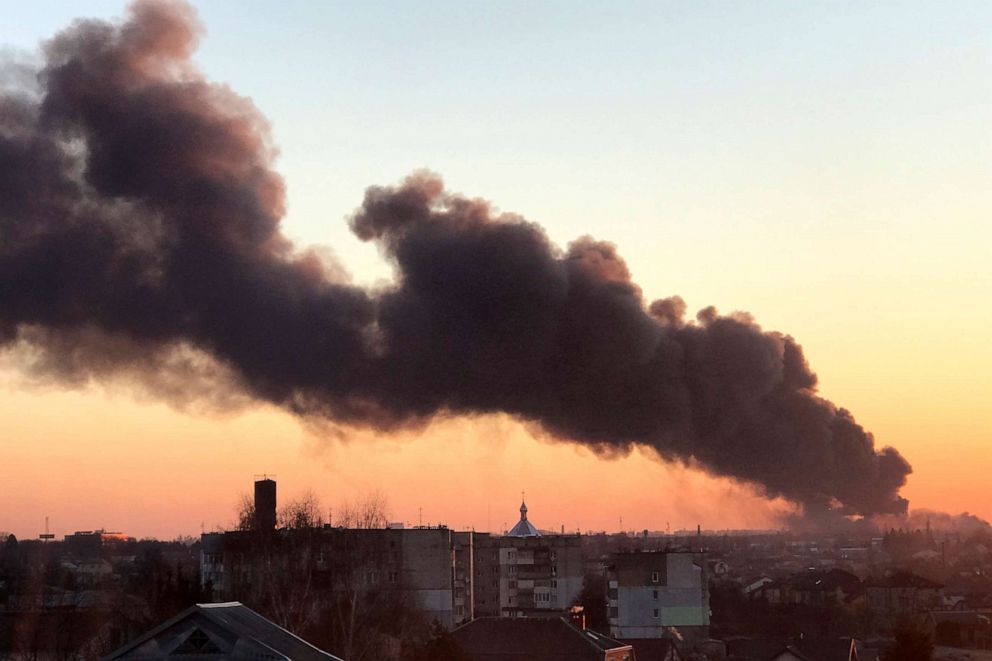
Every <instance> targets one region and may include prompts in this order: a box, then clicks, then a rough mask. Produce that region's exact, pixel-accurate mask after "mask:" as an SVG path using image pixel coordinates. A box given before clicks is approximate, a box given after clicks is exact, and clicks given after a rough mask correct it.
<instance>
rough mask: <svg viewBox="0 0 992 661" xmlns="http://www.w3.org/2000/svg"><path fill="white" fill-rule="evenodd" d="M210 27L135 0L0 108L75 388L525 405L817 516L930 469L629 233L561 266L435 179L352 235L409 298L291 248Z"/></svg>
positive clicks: (27, 321)
mask: <svg viewBox="0 0 992 661" xmlns="http://www.w3.org/2000/svg"><path fill="white" fill-rule="evenodd" d="M198 31H199V28H198V25H197V23H196V20H195V17H194V16H193V15H192V13H191V10H190V9H189V8H188V7H186V6H185V5H182V4H175V3H168V2H164V3H163V2H149V1H139V2H137V3H135V4H134V5H133V6H132V7H131V9H130V15H129V17H128V19H127V20H126V21H125V22H124V23H122V24H119V25H112V24H108V23H104V22H96V21H83V22H77V23H76V24H74V25H73V26H72V27H70V28H69V29H68V30H66V31H65V32H63V33H61V34H59V35H58V36H56V37H55V38H54V39H53V40H51V41H50V42H48V43H47V44H46V45H45V47H44V64H43V65H42V66H41V67H40V69H39V71H37V81H38V85H37V87H36V88H35V89H23V90H19V89H18V88H16V87H15V89H13V90H10V89H8V90H7V91H5V92H3V94H2V96H0V341H2V342H3V343H4V344H5V345H7V346H14V345H15V344H16V345H19V346H21V347H24V346H27V347H29V348H30V350H31V351H33V352H34V353H35V354H36V355H38V356H40V357H41V358H40V360H39V361H38V362H37V364H40V365H43V366H47V367H46V368H45V369H48V370H49V372H50V373H52V374H55V375H56V376H57V378H59V379H64V380H69V381H72V379H73V375H79V374H83V375H84V377H92V376H94V375H95V376H96V377H97V378H102V377H103V376H106V375H109V374H118V373H127V374H132V375H135V374H136V375H138V376H139V377H142V375H144V378H147V379H154V378H157V377H155V376H154V375H155V374H156V373H158V372H161V371H162V370H168V369H170V366H175V365H177V364H178V365H180V368H182V366H185V365H186V362H185V361H183V360H178V361H176V360H170V359H169V357H170V356H172V355H175V354H177V353H180V354H181V353H182V352H183V351H186V352H188V351H190V350H191V349H192V350H195V351H196V352H200V353H202V354H205V355H207V356H210V357H211V360H213V361H215V363H216V364H217V365H218V366H221V367H223V368H224V369H225V370H227V371H228V372H229V373H230V374H231V375H232V376H231V378H230V379H229V380H228V381H227V383H228V385H229V387H231V388H235V389H237V390H239V391H240V392H243V393H245V394H247V395H249V396H251V397H253V398H256V399H259V400H265V401H268V402H272V403H275V404H277V405H279V406H282V407H285V408H286V409H288V410H291V411H293V412H295V413H297V414H300V415H304V416H314V417H318V418H326V419H331V420H334V421H338V422H342V423H345V424H352V425H365V426H372V427H376V428H380V429H394V428H397V427H400V426H403V425H409V424H421V423H423V422H424V421H426V420H429V419H430V418H431V417H433V416H435V415H437V414H439V413H441V414H476V413H489V412H505V413H508V414H510V415H513V416H515V417H517V418H518V419H521V420H525V421H528V422H531V423H535V424H538V425H539V426H541V427H542V428H543V429H544V430H546V431H547V432H549V433H550V434H553V435H554V436H556V437H558V438H561V439H563V440H568V441H572V442H577V443H582V444H585V445H587V446H589V447H591V448H593V449H594V450H596V451H599V452H602V453H604V454H615V453H618V452H619V453H624V452H627V451H629V450H630V449H631V448H633V447H634V446H643V447H646V448H650V449H652V450H654V451H655V452H656V453H657V454H658V455H659V456H660V457H662V458H664V459H666V460H673V461H681V462H690V463H693V464H694V465H698V466H700V467H702V468H703V469H705V470H707V471H710V472H712V473H714V474H718V475H724V476H729V477H732V478H735V479H738V480H742V481H746V482H749V483H751V484H753V485H756V486H757V487H759V488H760V489H761V490H762V491H763V492H764V493H765V494H766V495H769V496H782V497H785V498H787V499H790V500H792V501H794V502H796V503H799V504H801V505H803V506H804V508H805V509H806V511H807V512H810V513H813V512H825V511H833V512H841V513H848V514H862V515H871V514H878V513H901V512H904V511H905V509H906V501H905V500H904V499H903V498H901V497H900V496H899V489H900V487H901V486H902V485H903V484H904V482H905V479H906V475H907V474H908V473H909V472H910V467H909V465H908V464H907V462H906V461H905V460H904V459H903V458H902V457H901V456H900V454H899V453H898V452H897V451H896V450H894V449H892V448H883V449H881V450H876V449H875V444H874V440H873V438H872V436H871V434H869V433H867V432H866V431H865V430H864V429H863V428H862V427H861V426H860V425H858V424H857V422H855V420H854V418H853V417H852V416H851V414H850V413H849V412H848V411H846V410H844V409H842V408H838V407H836V406H834V405H833V404H831V403H830V402H828V401H826V400H825V399H822V398H821V397H818V396H817V394H816V376H815V375H814V374H813V372H811V371H810V369H809V366H808V365H807V364H806V361H805V359H804V358H803V354H802V350H801V348H800V347H799V345H798V344H796V342H795V341H794V340H793V339H792V338H791V337H789V336H787V335H782V334H779V333H773V332H763V331H762V330H761V328H760V327H759V326H758V325H757V324H756V323H755V322H754V321H753V320H752V319H751V318H750V317H749V316H747V315H744V314H735V315H731V316H720V315H718V314H717V313H716V311H715V310H713V309H706V310H704V311H702V312H700V313H699V315H697V318H696V320H694V321H689V320H686V318H685V304H684V303H683V302H682V300H681V299H679V298H678V297H672V298H669V299H665V300H660V301H654V302H650V303H649V302H647V301H645V300H644V298H643V296H642V293H641V291H640V289H639V288H638V286H637V285H636V284H635V283H634V282H632V281H631V277H630V273H629V271H628V269H627V267H626V265H625V264H624V262H623V260H622V259H621V258H620V256H619V255H618V254H617V252H616V250H615V248H614V247H613V246H612V245H611V244H609V243H604V242H601V241H596V240H594V239H591V238H588V237H584V238H580V239H578V240H576V241H574V242H573V243H571V244H570V245H569V246H568V247H567V249H565V250H561V249H560V248H558V247H556V246H555V245H554V244H552V243H551V242H550V241H549V240H548V237H547V235H546V234H545V233H544V231H543V230H542V229H541V228H540V227H539V226H538V225H535V224H534V223H531V222H527V221H525V220H524V219H522V218H520V217H516V216H508V215H495V214H494V213H493V212H492V211H491V210H490V208H489V207H488V206H487V204H486V203H485V202H483V201H479V200H470V199H466V198H463V197H460V196H457V195H453V194H450V193H447V192H445V190H444V187H443V185H442V183H441V181H440V179H439V178H438V177H436V176H435V175H432V174H429V173H417V174H414V175H412V176H411V177H410V178H409V179H407V180H406V181H405V182H403V183H402V184H401V185H399V186H396V187H373V188H370V189H369V190H368V192H367V193H366V196H365V200H364V202H363V203H362V205H361V207H360V208H359V209H358V210H357V211H356V213H355V215H354V217H353V218H352V220H351V226H352V229H353V230H354V232H355V233H356V235H357V236H358V237H360V238H361V239H363V240H365V241H371V242H374V243H375V244H376V245H378V246H379V247H380V249H381V251H382V253H383V255H384V256H385V257H386V258H387V259H388V260H389V261H390V262H391V263H392V264H393V265H394V266H395V272H396V279H395V283H394V285H393V286H392V287H391V288H389V289H387V290H385V291H376V292H372V291H368V290H365V289H362V288H359V287H355V286H353V285H351V284H349V283H348V282H347V281H346V280H345V279H343V278H341V277H340V276H339V275H338V274H337V273H336V272H335V271H332V270H329V269H328V268H327V267H326V266H325V265H324V263H323V262H322V261H321V259H319V258H318V256H317V255H316V254H315V253H310V252H300V251H299V250H297V249H296V248H294V246H292V245H291V244H290V242H289V241H287V240H286V238H285V237H284V236H283V235H282V234H281V233H280V230H279V222H280V219H281V218H282V216H283V212H284V189H283V183H282V180H281V179H280V177H279V176H278V175H277V174H276V173H275V172H274V170H273V158H274V155H275V150H274V148H273V146H272V143H271V139H270V136H269V131H268V128H267V125H266V123H265V121H264V120H263V119H262V118H261V116H260V115H259V113H258V112H257V111H256V110H255V108H254V107H253V106H252V105H251V103H250V102H248V101H247V100H245V99H243V98H240V97H238V96H236V95H235V94H234V93H233V92H231V91H230V90H229V89H227V88H226V87H223V86H219V85H215V84H211V83H209V82H207V81H206V80H205V79H204V78H203V77H202V75H201V74H200V73H199V72H198V71H197V70H196V68H195V67H194V66H193V65H192V64H191V62H190V60H189V57H190V54H191V53H192V51H193V50H194V49H195V47H196V43H197V37H198ZM190 381H191V383H192V382H194V381H195V379H191V380H190ZM171 387H172V389H176V388H177V383H176V382H175V380H173V381H172V382H171ZM180 389H181V387H180ZM168 392H169V391H168V389H167V390H166V396H171V395H169V394H168ZM187 396H189V395H188V393H187Z"/></svg>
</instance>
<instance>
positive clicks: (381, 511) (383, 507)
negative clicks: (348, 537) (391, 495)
mask: <svg viewBox="0 0 992 661" xmlns="http://www.w3.org/2000/svg"><path fill="white" fill-rule="evenodd" d="M338 512H339V514H338V516H337V517H336V520H335V521H334V524H335V525H337V526H338V527H340V528H363V529H376V528H385V527H386V526H387V525H389V511H388V508H387V502H386V496H385V495H384V494H383V493H382V492H381V491H379V490H378V489H377V490H375V491H370V492H368V493H367V494H365V496H363V497H362V498H361V499H360V500H358V501H357V502H355V503H353V504H352V503H349V502H348V501H345V502H344V504H343V505H342V506H341V507H340V508H339V510H338Z"/></svg>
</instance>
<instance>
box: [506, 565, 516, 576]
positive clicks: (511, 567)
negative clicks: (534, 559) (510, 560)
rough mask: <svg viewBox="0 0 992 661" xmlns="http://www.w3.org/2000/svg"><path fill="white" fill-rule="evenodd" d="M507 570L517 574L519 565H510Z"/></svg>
mask: <svg viewBox="0 0 992 661" xmlns="http://www.w3.org/2000/svg"><path fill="white" fill-rule="evenodd" d="M506 571H507V572H508V573H510V574H516V573H517V566H516V565H510V566H509V567H507V568H506Z"/></svg>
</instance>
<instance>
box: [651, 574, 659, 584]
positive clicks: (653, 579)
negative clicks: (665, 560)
mask: <svg viewBox="0 0 992 661" xmlns="http://www.w3.org/2000/svg"><path fill="white" fill-rule="evenodd" d="M659 576H660V574H659V573H658V572H656V571H653V572H651V582H652V583H657V582H658V579H659Z"/></svg>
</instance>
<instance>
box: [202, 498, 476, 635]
mask: <svg viewBox="0 0 992 661" xmlns="http://www.w3.org/2000/svg"><path fill="white" fill-rule="evenodd" d="M265 482H268V483H271V482H272V481H271V480H265ZM264 486H266V487H267V488H265V489H261V490H259V489H256V496H258V495H259V493H261V496H262V497H261V498H257V499H256V502H255V509H256V512H255V514H256V521H261V522H263V524H265V525H256V526H255V527H254V528H253V529H250V530H236V531H229V532H224V533H209V534H205V535H203V536H202V537H201V542H202V546H201V565H200V581H201V584H202V585H204V586H206V585H208V584H209V585H211V586H212V588H213V595H214V597H215V598H217V599H223V600H227V601H232V600H241V601H252V595H256V596H257V595H258V594H259V591H260V590H266V589H267V590H269V592H272V589H273V588H266V587H265V586H266V585H269V586H278V588H279V589H280V590H283V591H292V587H293V586H294V585H299V586H300V590H298V592H300V593H301V594H302V595H304V596H306V598H307V599H311V598H312V599H316V600H328V599H333V598H334V597H335V595H341V594H343V593H356V594H357V593H362V594H368V593H372V592H382V591H387V592H390V593H393V594H402V595H406V596H407V597H409V599H408V603H411V604H414V605H416V606H417V607H418V608H419V609H420V610H421V611H422V612H423V613H424V615H425V616H426V617H427V618H428V619H430V620H433V619H436V620H438V621H439V622H441V624H443V625H444V626H446V627H451V626H453V625H454V623H455V621H456V619H455V614H454V613H455V594H456V590H455V576H456V573H457V572H456V567H455V546H456V545H455V540H454V539H453V533H452V531H451V530H449V529H448V528H446V527H444V526H438V527H418V528H408V529H403V528H382V529H380V528H374V529H369V528H335V527H332V526H329V525H325V526H323V527H319V528H306V529H272V528H270V527H269V525H268V523H270V522H272V521H274V520H275V518H274V514H272V513H271V510H274V508H275V497H274V492H275V489H274V483H272V484H271V486H269V485H264ZM263 509H265V510H270V512H269V514H268V515H266V514H263V513H262V510H263ZM469 545H470V546H471V542H470V541H469ZM470 576H471V574H469V577H470ZM469 580H470V579H469ZM460 590H461V592H460V597H459V599H460V601H461V605H462V607H463V614H462V617H464V599H465V594H466V589H465V586H464V585H462V586H461V587H460ZM468 594H471V590H470V586H469V590H468Z"/></svg>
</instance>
